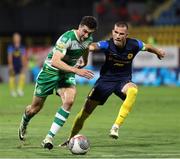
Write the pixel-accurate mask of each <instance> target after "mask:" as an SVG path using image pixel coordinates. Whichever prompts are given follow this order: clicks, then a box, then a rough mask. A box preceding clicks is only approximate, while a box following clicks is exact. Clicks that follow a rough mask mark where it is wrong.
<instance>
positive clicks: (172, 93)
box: [0, 84, 180, 159]
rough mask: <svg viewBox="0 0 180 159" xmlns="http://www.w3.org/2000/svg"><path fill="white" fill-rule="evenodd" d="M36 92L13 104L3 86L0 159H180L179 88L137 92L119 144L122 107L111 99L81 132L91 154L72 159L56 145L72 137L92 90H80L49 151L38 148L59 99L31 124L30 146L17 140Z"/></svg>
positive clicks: (50, 102) (28, 92)
mask: <svg viewBox="0 0 180 159" xmlns="http://www.w3.org/2000/svg"><path fill="white" fill-rule="evenodd" d="M33 89H34V86H33V85H26V89H25V96H24V97H21V98H12V97H10V96H9V92H8V86H7V85H6V84H0V158H108V159H109V158H180V88H177V87H139V93H138V97H137V101H136V103H135V105H134V107H133V110H132V112H131V113H130V114H129V116H128V117H127V119H126V121H125V123H124V125H123V126H122V127H121V129H120V132H119V136H120V137H119V139H118V140H113V139H111V138H109V136H108V134H109V130H110V128H111V126H112V124H113V122H114V120H115V118H116V116H117V113H118V110H119V107H120V104H121V101H120V100H119V99H118V98H117V97H116V96H115V95H113V96H111V97H110V98H109V99H108V101H107V102H106V104H105V105H104V106H100V107H98V108H97V110H95V112H94V114H93V115H92V116H91V117H90V118H89V119H88V120H87V121H86V123H85V126H84V129H83V130H82V131H81V134H84V135H85V136H87V138H88V139H89V140H90V143H91V149H90V151H89V152H88V153H87V154H86V155H83V156H77V155H72V154H71V153H70V152H69V151H68V150H66V149H61V148H59V147H58V144H60V143H62V142H63V141H65V139H66V138H67V137H68V134H69V132H70V129H71V126H72V121H73V119H74V117H75V115H76V114H77V112H78V111H79V110H80V108H81V106H82V104H83V103H84V101H85V98H86V95H87V94H88V92H89V90H90V86H78V87H77V90H78V93H77V97H76V102H75V104H74V106H73V108H72V110H71V114H70V117H69V119H68V120H67V122H66V124H65V125H64V127H63V128H62V129H61V130H60V131H59V133H58V134H57V136H56V137H55V142H54V144H55V147H54V149H53V150H51V151H48V150H44V149H43V148H41V146H40V143H41V141H42V140H43V139H44V137H45V135H46V133H47V132H48V130H49V128H50V126H51V123H52V121H53V118H54V114H55V112H56V110H57V108H58V106H60V105H61V100H60V99H59V97H57V96H55V95H52V96H50V97H49V98H48V99H47V101H46V103H45V105H44V108H43V109H42V110H41V111H40V112H39V114H38V115H37V116H35V117H34V118H33V119H32V120H31V123H30V125H29V127H28V134H27V140H26V142H25V143H21V142H20V141H19V140H18V135H17V130H18V126H19V122H20V120H21V116H22V113H23V112H24V108H25V106H26V105H27V104H30V102H31V99H32V93H33Z"/></svg>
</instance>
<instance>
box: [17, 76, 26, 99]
mask: <svg viewBox="0 0 180 159" xmlns="http://www.w3.org/2000/svg"><path fill="white" fill-rule="evenodd" d="M24 84H25V74H24V73H20V74H19V79H18V87H17V93H18V95H19V96H23V95H24V91H23V89H24Z"/></svg>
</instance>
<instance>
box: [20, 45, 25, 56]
mask: <svg viewBox="0 0 180 159" xmlns="http://www.w3.org/2000/svg"><path fill="white" fill-rule="evenodd" d="M21 54H22V55H25V54H26V49H25V47H23V46H22V47H21Z"/></svg>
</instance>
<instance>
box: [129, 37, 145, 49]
mask: <svg viewBox="0 0 180 159" xmlns="http://www.w3.org/2000/svg"><path fill="white" fill-rule="evenodd" d="M143 45H144V44H143V42H142V41H141V40H139V39H135V38H127V47H128V48H131V49H135V50H136V51H137V50H138V51H140V50H141V49H142V48H143Z"/></svg>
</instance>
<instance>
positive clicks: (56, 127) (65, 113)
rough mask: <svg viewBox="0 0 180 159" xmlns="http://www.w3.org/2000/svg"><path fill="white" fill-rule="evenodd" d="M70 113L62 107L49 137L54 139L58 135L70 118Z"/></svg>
mask: <svg viewBox="0 0 180 159" xmlns="http://www.w3.org/2000/svg"><path fill="white" fill-rule="evenodd" d="M69 113H70V112H69V111H67V110H65V109H64V108H63V107H61V108H60V109H59V110H58V111H57V113H56V115H55V118H54V121H53V123H52V125H51V128H50V130H49V132H48V135H47V136H48V137H54V136H55V135H56V133H57V132H58V131H59V129H60V128H61V127H62V126H63V125H64V123H65V121H66V120H67V118H68V116H69Z"/></svg>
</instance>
